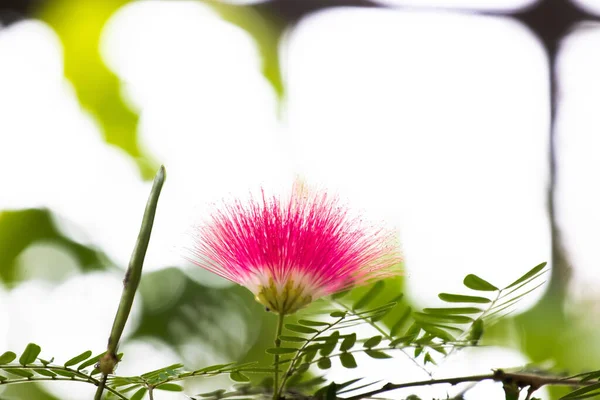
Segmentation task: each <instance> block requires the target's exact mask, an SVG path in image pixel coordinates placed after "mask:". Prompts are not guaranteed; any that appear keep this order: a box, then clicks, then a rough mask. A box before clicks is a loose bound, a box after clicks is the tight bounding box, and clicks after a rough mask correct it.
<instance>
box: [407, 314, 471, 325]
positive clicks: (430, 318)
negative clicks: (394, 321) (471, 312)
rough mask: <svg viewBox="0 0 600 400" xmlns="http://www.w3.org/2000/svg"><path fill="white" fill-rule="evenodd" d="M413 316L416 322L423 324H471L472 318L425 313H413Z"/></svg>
mask: <svg viewBox="0 0 600 400" xmlns="http://www.w3.org/2000/svg"><path fill="white" fill-rule="evenodd" d="M413 316H414V317H415V319H416V320H417V321H425V322H434V323H435V322H436V321H437V322H440V321H441V322H453V323H455V324H469V323H471V322H473V318H471V317H466V316H464V315H448V314H425V313H420V312H417V313H414V314H413Z"/></svg>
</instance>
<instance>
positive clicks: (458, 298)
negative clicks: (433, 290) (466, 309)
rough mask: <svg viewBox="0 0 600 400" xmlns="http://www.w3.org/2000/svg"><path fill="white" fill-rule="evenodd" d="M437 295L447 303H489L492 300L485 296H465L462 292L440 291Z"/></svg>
mask: <svg viewBox="0 0 600 400" xmlns="http://www.w3.org/2000/svg"><path fill="white" fill-rule="evenodd" d="M438 297H439V298H440V299H441V300H444V301H446V302H448V303H481V304H485V303H491V302H492V301H491V300H490V299H488V298H485V297H479V296H466V295H463V294H451V293H440V294H439V295H438Z"/></svg>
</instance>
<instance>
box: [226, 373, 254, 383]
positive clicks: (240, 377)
mask: <svg viewBox="0 0 600 400" xmlns="http://www.w3.org/2000/svg"><path fill="white" fill-rule="evenodd" d="M229 377H230V378H231V380H232V381H234V382H250V378H248V377H247V376H246V375H244V374H242V373H241V372H239V371H233V372H232V373H230V374H229Z"/></svg>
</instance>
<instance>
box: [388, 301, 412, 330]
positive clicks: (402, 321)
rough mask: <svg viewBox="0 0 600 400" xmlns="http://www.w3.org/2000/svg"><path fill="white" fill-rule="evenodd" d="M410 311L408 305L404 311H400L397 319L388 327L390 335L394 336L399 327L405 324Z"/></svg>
mask: <svg viewBox="0 0 600 400" xmlns="http://www.w3.org/2000/svg"><path fill="white" fill-rule="evenodd" d="M411 313H412V309H411V308H410V307H408V308H407V309H406V310H405V311H404V313H402V315H401V316H400V318H399V319H398V321H396V323H394V325H392V328H391V329H390V336H392V337H393V336H396V334H397V333H398V332H399V331H400V329H401V328H402V327H403V326H404V324H406V321H408V318H409V317H410V314H411Z"/></svg>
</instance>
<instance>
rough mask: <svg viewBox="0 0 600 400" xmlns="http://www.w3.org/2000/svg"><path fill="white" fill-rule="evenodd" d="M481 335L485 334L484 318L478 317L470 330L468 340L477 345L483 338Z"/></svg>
mask: <svg viewBox="0 0 600 400" xmlns="http://www.w3.org/2000/svg"><path fill="white" fill-rule="evenodd" d="M481 336H483V320H482V319H478V320H476V321H475V322H473V326H472V327H471V331H470V332H469V337H468V340H469V341H470V342H471V344H473V345H476V344H477V343H478V342H479V340H480V339H481Z"/></svg>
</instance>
